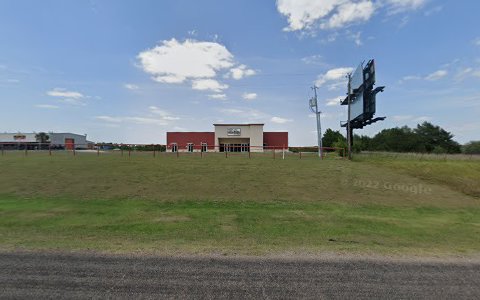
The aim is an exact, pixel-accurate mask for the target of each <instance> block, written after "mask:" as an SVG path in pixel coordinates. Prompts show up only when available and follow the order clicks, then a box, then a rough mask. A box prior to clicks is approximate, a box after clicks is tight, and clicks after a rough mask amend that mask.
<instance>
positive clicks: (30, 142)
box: [0, 132, 94, 150]
mask: <svg viewBox="0 0 480 300" xmlns="http://www.w3.org/2000/svg"><path fill="white" fill-rule="evenodd" d="M36 135H37V133H21V132H17V133H0V145H1V147H3V149H25V148H28V149H40V148H45V146H48V147H50V148H53V149H66V150H72V149H92V148H93V146H94V143H93V142H90V141H87V135H86V134H85V135H81V134H75V133H57V132H48V133H47V135H48V137H49V139H48V141H47V145H40V144H39V141H38V140H37V137H36Z"/></svg>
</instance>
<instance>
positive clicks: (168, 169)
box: [0, 153, 480, 256]
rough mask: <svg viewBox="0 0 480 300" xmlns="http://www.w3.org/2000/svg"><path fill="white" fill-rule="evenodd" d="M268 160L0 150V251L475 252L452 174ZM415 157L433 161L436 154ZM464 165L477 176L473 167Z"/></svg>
mask: <svg viewBox="0 0 480 300" xmlns="http://www.w3.org/2000/svg"><path fill="white" fill-rule="evenodd" d="M278 158H279V157H277V159H275V160H274V159H273V158H272V157H271V156H269V155H258V156H252V158H251V159H248V157H245V156H238V155H237V156H235V155H232V156H231V157H229V158H228V159H227V158H225V157H224V156H223V155H217V154H212V153H209V154H207V155H206V156H205V157H203V158H200V157H199V156H197V155H195V156H194V155H187V154H183V155H181V156H180V157H179V158H176V157H175V156H174V155H172V154H165V153H162V154H157V156H156V157H153V156H152V154H151V153H135V154H132V156H131V157H128V156H126V155H124V156H123V157H121V156H120V155H119V154H118V153H108V154H101V155H100V156H99V157H97V156H96V155H95V154H92V153H78V154H77V156H75V157H73V156H71V154H67V153H55V155H54V156H52V157H49V156H48V154H45V153H43V154H40V153H29V155H28V156H27V157H24V156H23V154H22V153H7V155H5V156H3V157H0V169H1V172H2V178H1V180H0V191H2V192H1V194H0V248H1V249H57V250H65V249H67V250H95V251H106V252H119V253H129V252H140V253H161V254H174V253H180V254H208V253H220V254H221V253H225V254H248V255H264V254H271V253H284V252H298V253H319V252H324V251H335V252H346V253H352V252H354V253H367V254H376V253H380V254H388V255H390V254H394V255H395V254H398V255H427V256H428V255H478V254H479V252H480V251H479V249H480V239H479V238H478V237H479V236H480V201H479V198H478V197H474V196H472V195H467V194H465V193H462V192H460V189H458V188H457V185H456V183H454V184H451V185H450V184H443V183H442V182H441V181H439V179H437V178H435V177H433V176H432V178H429V177H427V178H425V179H423V178H422V177H421V176H420V175H417V174H415V173H409V172H410V171H409V169H408V168H410V163H411V162H410V161H408V160H392V159H390V160H385V161H382V159H371V158H360V157H359V158H357V159H356V160H357V161H356V162H348V161H342V160H336V159H330V160H324V161H320V160H318V159H315V157H314V156H311V157H304V158H303V159H299V157H297V156H293V155H292V156H287V157H286V159H285V160H281V159H278ZM389 161H390V162H391V163H398V164H399V166H398V167H392V165H389ZM402 162H403V163H404V164H405V165H407V166H408V168H407V167H404V168H406V169H402V167H401V163H402ZM422 163H425V167H431V168H437V166H436V164H435V163H436V162H429V161H424V162H422ZM462 163H463V162H462ZM466 163H467V165H466V167H467V168H472V170H474V171H473V174H476V173H475V172H476V170H477V167H476V166H470V165H469V164H468V162H466ZM475 163H477V162H475ZM453 166H454V167H453V168H458V167H457V166H458V165H456V164H453ZM462 166H463V165H462ZM448 174H450V175H451V176H456V174H455V173H448V172H446V173H445V175H444V176H448ZM479 184H480V183H479V182H478V181H477V182H476V186H475V185H474V186H473V189H475V188H478V185H479ZM470 194H471V193H470Z"/></svg>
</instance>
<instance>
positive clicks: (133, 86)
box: [124, 83, 139, 90]
mask: <svg viewBox="0 0 480 300" xmlns="http://www.w3.org/2000/svg"><path fill="white" fill-rule="evenodd" d="M124 87H125V88H126V89H128V90H138V89H139V86H138V85H136V84H132V83H125V84H124Z"/></svg>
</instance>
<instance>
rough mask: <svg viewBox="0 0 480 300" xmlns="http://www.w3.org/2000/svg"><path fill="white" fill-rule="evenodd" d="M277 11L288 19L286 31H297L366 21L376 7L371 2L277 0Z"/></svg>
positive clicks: (367, 0)
mask: <svg viewBox="0 0 480 300" xmlns="http://www.w3.org/2000/svg"><path fill="white" fill-rule="evenodd" d="M277 10H278V11H279V12H280V13H281V14H282V15H284V16H286V17H287V19H288V24H289V25H288V27H286V28H284V30H285V31H297V30H304V29H307V30H309V29H313V28H314V27H315V26H316V25H317V23H319V24H320V27H321V28H323V29H327V28H339V27H342V26H345V25H348V24H351V23H355V22H358V21H366V20H368V19H370V17H371V16H372V15H373V12H374V10H375V7H374V5H373V3H372V1H369V0H362V1H355V2H353V1H350V0H277Z"/></svg>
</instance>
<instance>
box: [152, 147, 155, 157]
mask: <svg viewBox="0 0 480 300" xmlns="http://www.w3.org/2000/svg"><path fill="white" fill-rule="evenodd" d="M152 147H153V157H155V145H152Z"/></svg>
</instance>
